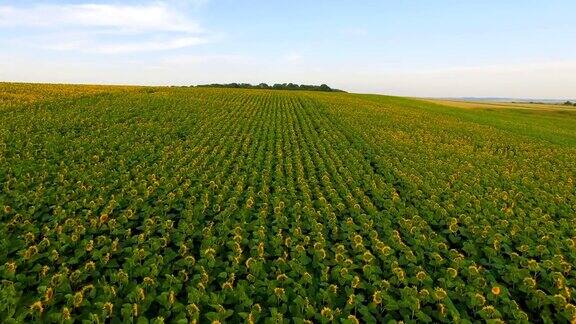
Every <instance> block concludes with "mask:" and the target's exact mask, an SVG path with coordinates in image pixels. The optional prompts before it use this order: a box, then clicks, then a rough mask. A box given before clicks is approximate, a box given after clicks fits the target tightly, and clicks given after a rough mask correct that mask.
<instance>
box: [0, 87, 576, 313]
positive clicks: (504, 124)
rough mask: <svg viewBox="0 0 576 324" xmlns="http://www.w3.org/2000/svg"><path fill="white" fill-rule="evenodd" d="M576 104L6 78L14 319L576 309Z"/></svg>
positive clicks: (8, 289) (5, 161) (4, 138)
mask: <svg viewBox="0 0 576 324" xmlns="http://www.w3.org/2000/svg"><path fill="white" fill-rule="evenodd" d="M575 156H576V110H568V109H557V110H555V109H548V108H542V109H538V107H535V108H534V109H518V107H514V106H509V107H498V108H494V107H483V106H474V107H464V108H463V107H459V106H455V105H446V104H445V103H442V102H428V101H422V100H417V99H408V98H399V97H388V96H379V95H358V94H347V93H323V92H306V91H283V90H275V91H271V90H258V89H251V90H246V89H215V88H161V87H159V88H146V87H98V86H66V85H26V84H0V208H2V209H1V210H0V300H1V301H2V302H1V303H0V322H9V320H15V321H16V322H33V321H42V322H60V321H62V320H64V321H71V320H76V321H79V320H95V319H98V320H99V321H100V322H102V321H104V320H106V318H109V319H111V320H112V322H114V321H116V322H121V321H130V320H134V321H136V320H137V321H138V323H147V322H148V320H150V321H151V322H152V320H156V322H155V323H159V321H160V320H161V319H162V320H164V321H166V322H178V323H180V322H181V323H186V322H187V321H194V320H196V321H198V322H200V323H204V322H207V321H208V322H209V321H220V322H238V321H244V320H246V321H256V322H258V321H264V320H280V319H284V320H289V321H294V322H296V323H302V322H304V320H311V321H313V322H331V321H333V320H334V321H336V322H345V323H355V322H357V321H361V322H379V323H382V322H388V321H390V320H398V321H399V320H403V321H405V322H410V321H419V322H420V321H424V322H439V321H441V322H454V321H457V320H465V321H482V320H489V319H501V320H504V321H511V322H515V321H552V322H569V321H570V320H573V319H574V318H576V308H575V306H574V304H575V298H576V270H575V269H574V264H575V263H576V228H575V227H574V222H575V217H576V190H575V184H574V181H575V179H576V163H575V162H574V160H575V159H574V157H575Z"/></svg>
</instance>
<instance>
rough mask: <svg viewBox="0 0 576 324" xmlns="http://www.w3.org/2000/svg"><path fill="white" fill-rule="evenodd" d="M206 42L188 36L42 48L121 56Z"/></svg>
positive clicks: (69, 44) (70, 44) (62, 43)
mask: <svg viewBox="0 0 576 324" xmlns="http://www.w3.org/2000/svg"><path fill="white" fill-rule="evenodd" d="M206 42H207V40H206V39H203V38H200V37H195V36H190V37H178V38H171V39H167V40H150V41H142V42H123V43H106V44H98V43H93V42H92V41H69V42H56V43H53V44H49V45H46V46H45V47H44V48H46V49H51V50H61V51H70V50H75V51H83V52H90V53H99V54H123V53H134V52H152V51H166V50H175V49H180V48H185V47H189V46H194V45H199V44H204V43H206Z"/></svg>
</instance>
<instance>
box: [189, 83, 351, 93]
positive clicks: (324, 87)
mask: <svg viewBox="0 0 576 324" xmlns="http://www.w3.org/2000/svg"><path fill="white" fill-rule="evenodd" d="M196 87H200V88H241V89H270V90H307V91H326V92H345V91H344V90H339V89H333V88H330V87H329V86H328V85H326V84H321V85H310V84H295V83H275V84H274V85H268V84H266V83H260V84H257V85H253V84H249V83H224V84H222V83H211V84H200V85H197V86H196Z"/></svg>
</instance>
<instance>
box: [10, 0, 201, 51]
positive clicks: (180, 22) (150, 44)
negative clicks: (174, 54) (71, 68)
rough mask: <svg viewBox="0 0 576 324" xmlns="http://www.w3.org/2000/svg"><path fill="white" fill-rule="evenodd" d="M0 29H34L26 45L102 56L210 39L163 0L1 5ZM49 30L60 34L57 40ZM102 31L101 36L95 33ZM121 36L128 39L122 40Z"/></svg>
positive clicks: (196, 25) (168, 47)
mask: <svg viewBox="0 0 576 324" xmlns="http://www.w3.org/2000/svg"><path fill="white" fill-rule="evenodd" d="M196 1H200V0H196ZM0 28H14V29H18V28H31V29H36V30H37V32H36V36H34V39H33V41H31V42H30V43H33V44H38V45H39V46H40V47H43V48H49V49H53V50H73V51H82V50H87V49H90V50H92V51H93V52H97V53H103V54H118V53H130V52H143V51H160V50H172V49H178V48H184V47H189V46H194V45H199V44H203V43H206V42H208V41H209V37H207V33H206V31H205V30H203V29H202V28H201V27H200V26H199V24H198V23H197V22H196V21H194V20H192V19H190V18H189V17H187V16H185V15H183V14H182V13H181V12H180V11H179V10H177V9H176V7H171V6H170V5H169V4H168V3H167V2H154V3H149V4H144V5H120V4H95V3H87V4H59V5H56V4H52V5H33V6H28V7H21V6H0ZM70 30H74V34H71V33H70V32H69V31H70ZM54 33H58V34H59V35H60V37H59V39H58V40H56V41H54V39H53V38H54V37H53V35H54ZM102 34H105V35H106V37H98V35H102ZM70 35H73V37H70V38H66V36H70ZM126 35H131V37H133V40H131V41H129V42H125V39H123V38H122V37H123V36H126ZM22 41H26V39H24V40H22Z"/></svg>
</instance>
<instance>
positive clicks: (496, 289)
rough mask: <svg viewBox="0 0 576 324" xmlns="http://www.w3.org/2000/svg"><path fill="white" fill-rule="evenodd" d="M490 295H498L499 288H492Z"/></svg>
mask: <svg viewBox="0 0 576 324" xmlns="http://www.w3.org/2000/svg"><path fill="white" fill-rule="evenodd" d="M492 294H494V296H498V295H500V287H498V286H494V287H492Z"/></svg>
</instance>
